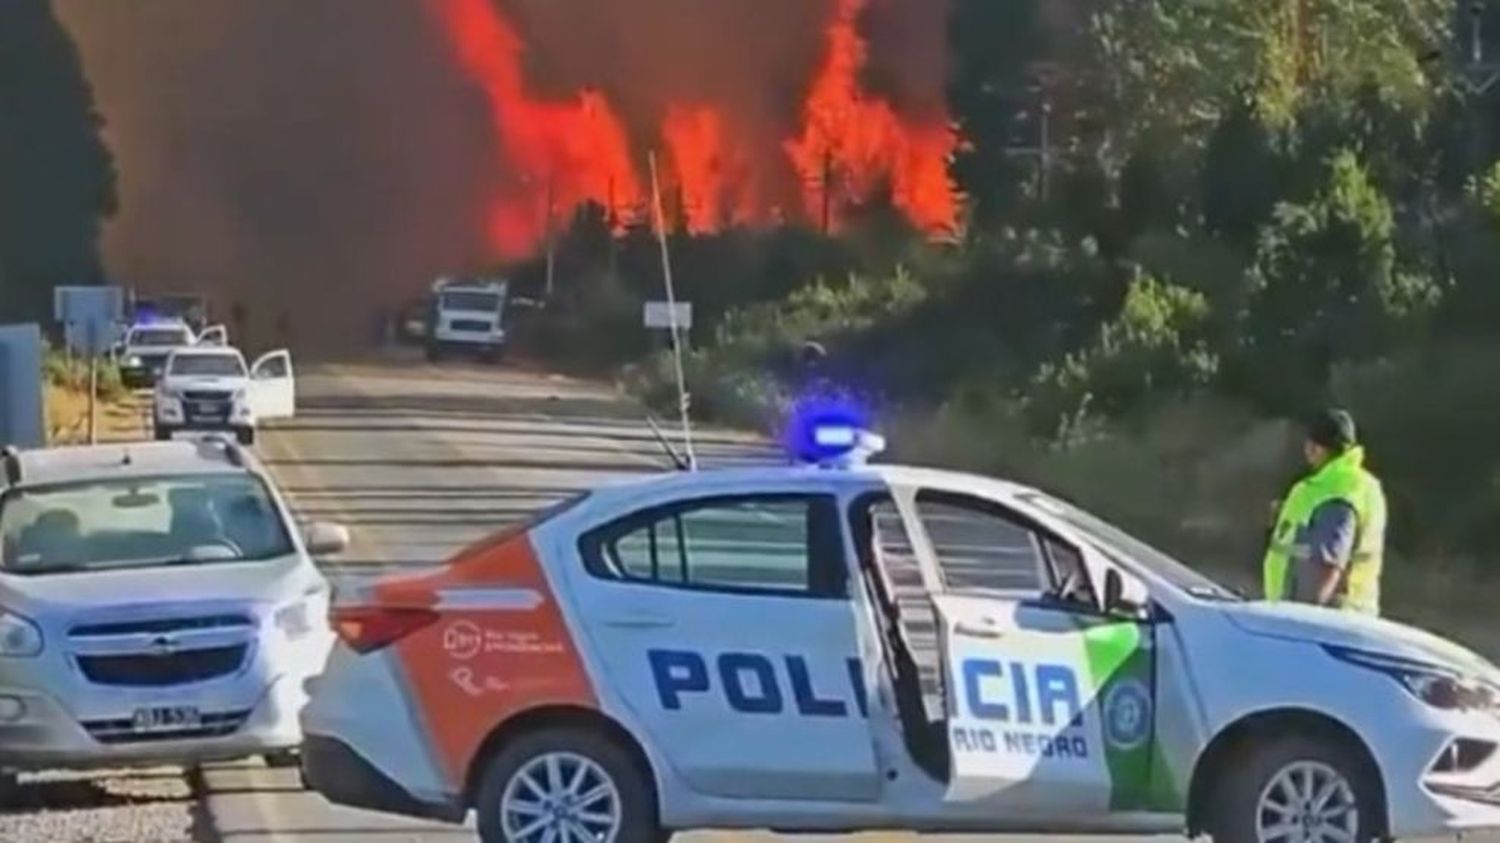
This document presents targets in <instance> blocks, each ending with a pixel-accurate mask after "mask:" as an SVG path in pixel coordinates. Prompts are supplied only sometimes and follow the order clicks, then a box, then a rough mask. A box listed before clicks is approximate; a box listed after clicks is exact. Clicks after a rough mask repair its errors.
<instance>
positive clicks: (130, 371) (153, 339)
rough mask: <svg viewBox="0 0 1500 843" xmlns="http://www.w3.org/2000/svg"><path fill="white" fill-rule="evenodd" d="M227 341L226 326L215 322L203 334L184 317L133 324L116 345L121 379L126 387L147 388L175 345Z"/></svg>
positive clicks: (175, 347) (178, 346)
mask: <svg viewBox="0 0 1500 843" xmlns="http://www.w3.org/2000/svg"><path fill="white" fill-rule="evenodd" d="M227 341H228V335H227V332H226V331H225V329H224V327H223V326H221V325H215V326H212V327H210V328H208V329H206V330H205V331H204V332H203V333H202V334H201V335H197V334H194V333H193V329H192V327H191V326H190V325H188V323H187V322H184V321H183V320H181V319H160V318H156V317H151V318H148V319H145V320H144V321H139V322H136V323H134V324H132V325H131V326H130V327H128V328H127V329H126V330H125V333H124V337H123V338H122V339H121V341H120V343H119V344H118V345H117V346H116V348H115V360H116V362H117V363H118V364H119V367H120V377H121V380H123V381H124V382H125V385H126V386H127V387H131V388H145V387H151V386H154V385H155V384H156V379H157V378H158V377H159V376H160V375H161V371H162V367H163V366H164V365H165V364H166V362H167V356H168V355H169V354H171V353H172V351H173V350H174V349H177V348H184V347H187V346H192V345H199V344H202V345H223V344H224V343H225V342H227Z"/></svg>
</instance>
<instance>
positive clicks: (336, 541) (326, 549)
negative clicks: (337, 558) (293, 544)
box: [302, 521, 349, 556]
mask: <svg viewBox="0 0 1500 843" xmlns="http://www.w3.org/2000/svg"><path fill="white" fill-rule="evenodd" d="M302 543H303V544H305V545H307V552H308V553H310V554H312V555H314V556H328V555H332V554H336V553H343V552H344V550H345V549H346V548H348V547H349V529H348V528H347V527H345V526H343V525H342V524H333V523H330V522H327V521H315V522H313V523H312V524H309V525H307V529H306V531H304V532H303V534H302Z"/></svg>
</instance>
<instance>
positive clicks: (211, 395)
mask: <svg viewBox="0 0 1500 843" xmlns="http://www.w3.org/2000/svg"><path fill="white" fill-rule="evenodd" d="M231 394H232V393H229V392H224V391H223V390H218V389H189V390H185V391H184V392H183V393H182V397H183V398H186V399H187V400H189V401H228V400H229V396H230V395H231Z"/></svg>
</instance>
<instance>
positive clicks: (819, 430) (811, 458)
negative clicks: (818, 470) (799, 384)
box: [784, 396, 885, 465]
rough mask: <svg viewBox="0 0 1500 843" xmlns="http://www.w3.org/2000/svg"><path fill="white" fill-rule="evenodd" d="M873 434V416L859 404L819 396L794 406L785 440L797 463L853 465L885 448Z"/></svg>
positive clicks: (840, 398)
mask: <svg viewBox="0 0 1500 843" xmlns="http://www.w3.org/2000/svg"><path fill="white" fill-rule="evenodd" d="M869 430H870V419H869V414H868V413H867V412H866V411H865V409H864V408H863V407H861V406H859V404H858V403H856V402H854V401H852V400H850V399H848V398H845V397H843V396H816V397H812V398H804V399H802V400H801V401H799V402H797V404H796V405H795V406H793V408H792V412H791V417H790V418H789V419H788V423H787V427H786V432H785V437H784V439H785V445H786V449H787V451H788V453H789V455H790V456H791V458H792V459H793V460H795V461H797V462H801V463H809V464H813V465H851V464H858V463H861V462H863V461H864V460H865V459H867V458H868V457H869V456H871V455H872V454H875V453H879V452H880V451H881V450H882V449H883V448H884V447H885V442H884V440H883V439H881V438H880V437H879V436H876V435H874V434H872V433H870V432H869Z"/></svg>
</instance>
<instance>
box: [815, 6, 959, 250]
mask: <svg viewBox="0 0 1500 843" xmlns="http://www.w3.org/2000/svg"><path fill="white" fill-rule="evenodd" d="M867 3H868V0H838V7H837V10H836V12H835V14H834V18H833V21H832V22H830V24H829V25H828V29H827V30H826V33H825V37H826V40H827V52H826V53H825V54H824V57H823V65H822V67H820V68H819V69H818V73H817V76H816V77H815V79H814V81H813V85H812V90H811V91H810V92H809V94H808V97H807V101H806V103H804V105H803V125H802V134H801V136H800V137H796V138H792V139H791V140H789V141H787V143H786V151H787V155H788V156H789V157H790V158H791V160H792V165H793V167H794V168H795V169H796V171H797V174H798V175H799V176H800V177H801V179H802V184H803V201H804V203H805V205H806V208H807V212H808V214H810V215H812V217H813V218H814V219H817V218H818V217H820V216H821V215H822V213H823V205H824V202H825V195H824V194H825V186H824V182H825V181H827V182H828V185H827V188H826V191H827V193H828V196H827V197H826V201H828V202H829V205H830V206H831V207H830V210H831V211H833V212H834V213H837V212H838V210H839V209H840V207H842V206H847V205H848V204H851V203H857V202H859V201H861V200H863V199H866V198H868V197H870V196H872V195H874V194H875V193H876V192H878V191H879V190H880V189H882V188H884V187H888V188H889V189H890V191H891V201H892V202H893V203H894V204H895V206H896V207H897V208H899V209H900V210H901V211H902V212H903V213H905V214H906V216H907V217H908V218H909V219H910V220H911V221H912V223H913V224H914V225H916V226H917V227H918V228H920V229H921V230H922V231H924V232H927V233H929V234H933V235H938V234H944V233H946V232H948V231H949V230H951V229H952V226H953V224H954V220H955V219H956V217H957V215H958V197H957V195H956V194H955V192H954V189H953V183H952V181H951V180H950V179H949V177H948V158H949V156H950V155H951V154H952V153H953V151H954V149H955V148H956V147H957V145H958V137H957V134H956V133H955V132H954V131H953V130H952V129H951V128H950V127H949V126H948V125H947V122H946V119H945V120H942V121H940V122H934V123H929V124H923V123H918V122H916V121H907V120H903V119H902V117H901V116H900V115H898V114H897V113H896V111H895V109H893V108H892V107H891V105H890V103H888V102H886V101H884V100H881V99H874V98H871V97H870V96H869V95H867V94H866V93H865V92H864V91H863V90H862V89H861V88H860V84H859V74H860V72H861V71H862V70H863V69H864V67H865V62H866V61H867V59H868V51H869V48H868V45H867V44H866V43H865V40H864V39H863V38H861V37H860V35H859V30H858V22H859V16H860V13H862V12H863V11H864V9H865V6H866V4H867ZM832 222H835V223H836V222H837V219H834V220H832Z"/></svg>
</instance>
